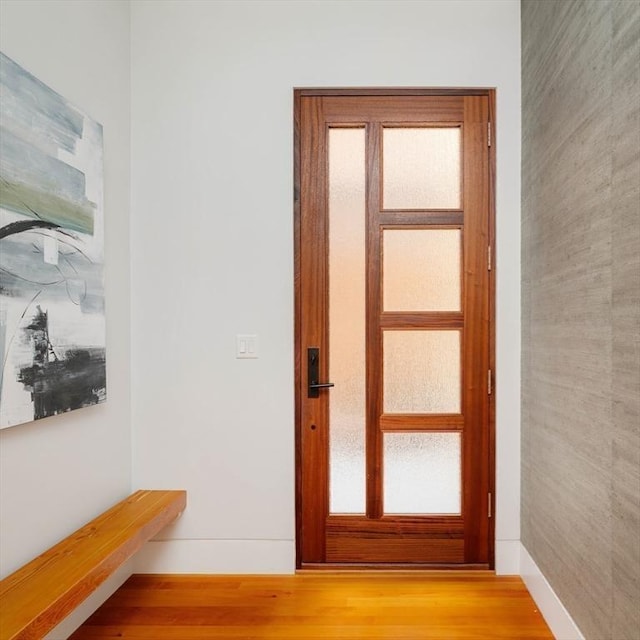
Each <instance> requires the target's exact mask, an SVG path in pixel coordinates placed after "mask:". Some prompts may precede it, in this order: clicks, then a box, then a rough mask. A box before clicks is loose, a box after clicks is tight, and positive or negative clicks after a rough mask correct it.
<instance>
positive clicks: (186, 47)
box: [131, 0, 520, 572]
mask: <svg viewBox="0 0 640 640" xmlns="http://www.w3.org/2000/svg"><path fill="white" fill-rule="evenodd" d="M131 53H132V186H133V188H132V244H133V246H134V252H133V258H132V348H133V356H132V362H133V369H132V392H133V393H132V416H133V425H134V486H140V487H142V486H149V487H157V488H162V487H168V488H185V489H187V490H188V502H189V506H188V508H187V511H186V512H185V514H184V515H183V516H182V518H181V519H180V520H179V521H178V522H177V524H176V525H174V526H173V527H172V528H170V529H169V530H167V531H166V532H165V534H164V538H165V539H166V541H165V542H155V543H151V544H150V545H147V548H146V549H145V550H144V551H143V552H142V554H141V555H140V556H139V558H138V563H137V569H138V570H141V571H171V572H217V571H223V572H241V571H249V572H259V571H290V570H292V568H293V566H294V542H293V539H294V411H293V409H294V406H293V405H294V398H293V389H294V385H293V268H292V266H293V214H292V175H293V166H292V132H293V123H292V95H293V88H294V87H305V86H334V87H336V86H337V87H339V86H347V87H348V86H403V85H405V86H444V87H458V86H459V87H471V86H489V87H491V86H495V87H497V89H498V113H497V127H498V131H497V133H498V189H497V202H498V211H497V217H498V246H497V254H498V310H497V319H498V327H497V330H498V347H497V352H498V353H497V355H498V379H497V393H498V396H497V397H498V409H497V429H498V451H497V453H498V463H497V467H498V492H497V539H498V568H499V569H500V570H502V571H506V572H509V571H511V572H517V564H518V554H519V546H518V544H517V542H516V541H517V540H519V537H520V530H519V527H520V525H519V465H520V463H519V450H520V439H519V430H520V416H519V396H520V390H519V389H520V382H519V381H520V358H519V353H520V244H519V238H520V7H519V3H518V2H517V0H510V1H503V0H497V1H483V0H471V1H468V2H466V1H463V2H457V1H455V0H445V1H432V2H431V1H430V2H401V1H394V2H384V1H383V2H344V1H340V2H332V1H324V2H272V1H258V2H192V1H189V0H186V1H184V0H183V1H171V0H165V1H163V2H148V1H143V0H139V1H137V2H135V3H133V4H132V52H131ZM237 333H257V334H258V336H259V349H260V357H259V359H257V360H236V359H235V344H234V337H235V335H236V334H237ZM510 551H511V552H512V553H511V555H510V553H509V552H510Z"/></svg>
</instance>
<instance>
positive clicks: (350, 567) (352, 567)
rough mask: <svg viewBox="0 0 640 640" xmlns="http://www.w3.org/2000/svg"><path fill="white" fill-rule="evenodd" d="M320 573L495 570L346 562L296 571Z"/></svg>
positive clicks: (309, 564) (307, 564)
mask: <svg viewBox="0 0 640 640" xmlns="http://www.w3.org/2000/svg"><path fill="white" fill-rule="evenodd" d="M319 571H333V572H337V573H342V572H345V573H346V572H354V571H380V572H383V571H386V572H388V573H397V572H402V573H406V572H412V571H428V572H436V571H489V572H491V573H494V570H493V569H492V568H491V567H490V566H489V564H488V563H477V564H446V563H393V564H391V563H378V564H377V563H370V562H368V563H358V562H353V563H345V562H303V563H302V565H301V566H300V567H299V568H297V569H296V573H315V572H319Z"/></svg>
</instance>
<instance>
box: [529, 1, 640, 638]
mask: <svg viewBox="0 0 640 640" xmlns="http://www.w3.org/2000/svg"><path fill="white" fill-rule="evenodd" d="M639 29H640V3H638V2H636V1H620V0H618V1H562V2H556V1H545V2H541V1H539V0H524V2H523V3H522V73H523V77H522V87H523V120H522V122H523V132H522V134H523V139H522V149H523V158H522V189H523V202H522V204H523V211H522V272H523V281H522V286H523V292H522V301H523V309H522V312H523V316H522V327H523V335H522V351H523V353H522V367H523V370H522V384H523V388H522V430H523V431H522V540H523V543H524V545H525V546H526V547H527V549H528V550H529V552H530V553H531V555H532V556H533V558H534V560H535V561H536V563H537V564H538V566H539V567H540V568H541V570H542V571H543V573H544V574H545V576H546V577H547V579H548V580H549V582H550V583H551V585H552V587H553V588H554V590H555V591H556V593H557V594H558V596H559V597H560V598H561V600H562V601H563V603H564V604H565V606H566V607H567V609H568V610H569V612H570V613H571V614H572V616H573V617H574V619H575V620H576V622H577V623H578V625H579V626H580V628H581V630H582V631H583V633H585V635H586V637H587V638H589V639H593V640H606V639H610V640H638V639H640V619H639V617H638V610H639V609H640V599H639V594H640V591H639V586H638V579H639V575H640V520H639V519H640V504H639V503H640V457H639V456H640V409H639V406H638V404H639V402H640V400H639V398H640V346H639V344H638V341H639V340H640V337H639V336H640V262H639V260H640V258H639V256H640V193H639V188H640V122H639V112H638V109H639V105H640V92H639V82H638V74H639V73H640V49H639V47H640V44H639V43H640V33H639Z"/></svg>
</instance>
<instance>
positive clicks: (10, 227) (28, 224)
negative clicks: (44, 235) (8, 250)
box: [0, 220, 60, 240]
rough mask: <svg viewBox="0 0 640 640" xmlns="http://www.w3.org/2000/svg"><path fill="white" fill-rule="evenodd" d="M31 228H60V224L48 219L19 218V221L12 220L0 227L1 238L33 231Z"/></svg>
mask: <svg viewBox="0 0 640 640" xmlns="http://www.w3.org/2000/svg"><path fill="white" fill-rule="evenodd" d="M31 229H60V225H59V224H55V223H54V222H47V221H46V220H19V221H18V222H11V223H10V224H5V225H4V227H0V240H2V238H6V237H8V236H12V235H14V234H16V233H22V232H23V231H31Z"/></svg>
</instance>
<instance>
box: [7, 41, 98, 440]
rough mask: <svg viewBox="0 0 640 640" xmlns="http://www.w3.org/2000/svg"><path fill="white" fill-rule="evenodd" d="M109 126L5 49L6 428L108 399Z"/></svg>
mask: <svg viewBox="0 0 640 640" xmlns="http://www.w3.org/2000/svg"><path fill="white" fill-rule="evenodd" d="M103 218H104V212H103V178H102V126H101V125H100V124H98V123H97V122H95V121H94V120H92V119H91V118H90V117H89V116H87V115H86V114H85V113H83V112H82V111H81V110H80V109H78V108H77V107H75V106H73V105H71V104H69V102H68V101H67V100H65V99H64V98H63V97H62V96H61V95H59V94H58V93H56V92H55V91H53V90H52V89H50V88H49V87H47V86H46V85H45V84H43V83H42V82H40V81H39V80H38V79H37V78H35V77H34V76H33V75H31V74H30V73H29V72H28V71H26V70H25V69H23V68H22V67H21V66H19V65H18V64H16V63H15V62H14V61H13V60H11V59H10V58H8V57H7V56H5V55H4V54H1V53H0V365H1V368H0V428H4V427H10V426H13V425H17V424H21V423H24V422H30V421H32V420H39V419H40V418H46V417H48V416H52V415H55V414H59V413H63V412H66V411H72V410H74V409H79V408H82V407H86V406H89V405H94V404H98V403H100V402H104V401H105V400H106V366H105V313H104V284H103V263H104V236H103V229H104V224H103Z"/></svg>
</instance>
